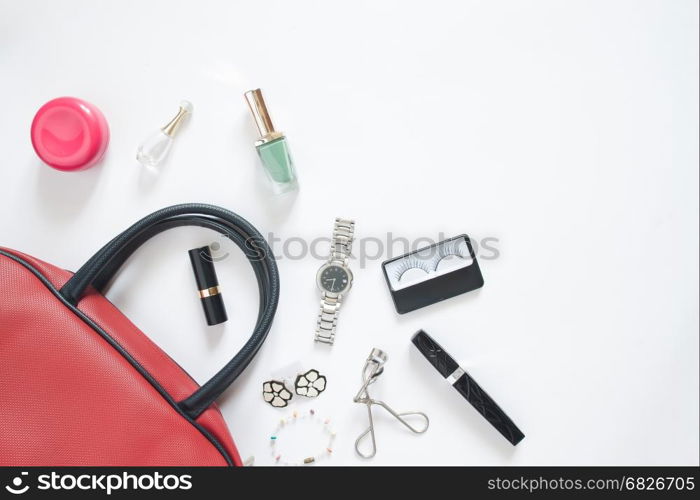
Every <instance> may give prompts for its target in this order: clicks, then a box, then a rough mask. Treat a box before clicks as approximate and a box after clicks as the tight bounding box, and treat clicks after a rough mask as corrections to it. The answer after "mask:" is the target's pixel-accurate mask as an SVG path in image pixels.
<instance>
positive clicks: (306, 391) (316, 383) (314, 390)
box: [263, 368, 326, 408]
mask: <svg viewBox="0 0 700 500" xmlns="http://www.w3.org/2000/svg"><path fill="white" fill-rule="evenodd" d="M287 387H291V379H290V378H287V377H284V378H282V377H279V378H276V379H272V380H268V381H267V382H264V383H263V400H264V401H265V402H266V403H267V404H269V405H270V406H274V407H275V408H284V407H286V406H287V405H289V401H291V399H292V398H293V397H294V394H292V391H290V390H289V389H287ZM325 390H326V377H325V376H324V375H321V374H320V373H319V371H318V370H315V369H313V368H312V369H311V370H308V371H306V372H304V373H300V374H298V375H297V376H296V379H295V380H294V392H295V393H296V394H297V395H299V396H304V397H307V398H315V397H316V396H318V395H319V394H321V393H322V392H323V391H325Z"/></svg>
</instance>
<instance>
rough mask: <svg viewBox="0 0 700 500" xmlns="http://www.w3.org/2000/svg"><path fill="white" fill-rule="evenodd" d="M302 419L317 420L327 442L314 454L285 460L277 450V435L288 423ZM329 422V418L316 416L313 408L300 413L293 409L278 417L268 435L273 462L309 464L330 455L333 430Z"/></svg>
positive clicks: (280, 463) (333, 436)
mask: <svg viewBox="0 0 700 500" xmlns="http://www.w3.org/2000/svg"><path fill="white" fill-rule="evenodd" d="M304 419H309V420H312V421H314V422H317V423H318V424H319V425H322V426H323V432H324V433H325V434H327V435H328V443H327V445H326V447H325V448H324V449H323V451H321V452H320V453H317V454H316V455H312V456H309V457H306V458H303V459H298V460H287V459H286V458H283V457H282V455H281V454H280V453H278V452H277V441H278V440H279V435H280V433H281V432H282V429H284V428H285V427H288V426H289V425H290V424H293V423H295V422H297V421H299V420H304ZM330 423H331V420H330V419H329V418H326V419H321V418H319V417H318V416H316V412H315V411H314V410H309V411H308V413H306V412H305V413H302V414H300V413H299V412H298V411H296V410H295V411H294V412H292V414H291V415H290V416H288V417H286V418H282V419H280V421H279V423H278V424H277V427H276V428H275V430H274V432H273V433H272V435H271V436H270V452H271V454H272V458H273V459H274V460H275V464H277V465H309V464H312V463H314V462H318V461H319V460H321V459H322V458H324V457H330V456H331V454H332V453H333V441H334V440H335V432H334V431H333V429H332V428H331V426H330Z"/></svg>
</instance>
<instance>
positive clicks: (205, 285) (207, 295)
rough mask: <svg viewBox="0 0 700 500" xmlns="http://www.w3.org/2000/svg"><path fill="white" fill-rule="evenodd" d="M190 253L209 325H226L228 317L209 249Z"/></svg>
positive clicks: (194, 249) (196, 249)
mask: <svg viewBox="0 0 700 500" xmlns="http://www.w3.org/2000/svg"><path fill="white" fill-rule="evenodd" d="M188 253H189V255H190V262H192V270H193V271H194V279H195V280H196V282H197V289H198V290H199V298H200V300H201V301H202V308H203V309H204V317H205V318H206V320H207V324H208V325H209V326H213V325H218V324H220V323H224V322H225V321H226V320H228V316H227V315H226V307H225V306H224V299H223V297H222V296H221V288H220V286H219V279H218V278H217V277H216V269H215V268H214V259H213V258H212V256H211V251H210V250H209V247H208V246H204V247H201V248H193V249H192V250H190V251H189V252H188Z"/></svg>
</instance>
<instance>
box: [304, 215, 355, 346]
mask: <svg viewBox="0 0 700 500" xmlns="http://www.w3.org/2000/svg"><path fill="white" fill-rule="evenodd" d="M354 234H355V221H353V220H349V219H341V218H339V217H338V218H336V219H335V224H334V225H333V238H332V239H331V255H330V257H329V258H328V262H329V263H331V264H338V265H341V266H343V267H348V261H349V259H350V253H351V251H352V242H353V238H354ZM341 303H342V295H341V294H338V293H331V292H327V291H323V292H321V311H320V312H319V315H318V322H317V323H316V335H315V337H314V340H315V341H316V342H322V343H324V344H329V345H333V342H335V329H336V325H337V324H338V315H339V313H340V305H341Z"/></svg>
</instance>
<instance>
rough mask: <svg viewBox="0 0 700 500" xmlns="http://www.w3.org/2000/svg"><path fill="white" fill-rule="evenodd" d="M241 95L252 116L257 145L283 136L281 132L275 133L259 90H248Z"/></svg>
mask: <svg viewBox="0 0 700 500" xmlns="http://www.w3.org/2000/svg"><path fill="white" fill-rule="evenodd" d="M243 95H244V97H245V100H246V102H247V103H248V107H249V108H250V112H251V113H252V114H253V119H254V120H255V126H256V127H257V128H258V132H259V133H260V140H259V141H258V143H265V142H269V141H272V140H274V139H279V138H280V137H283V136H284V134H282V132H277V131H275V126H274V125H273V124H272V118H270V113H269V112H268V111H267V106H266V105H265V99H263V95H262V91H261V90H260V89H255V90H249V91H248V92H246V93H245V94H243ZM256 144H257V143H256Z"/></svg>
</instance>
